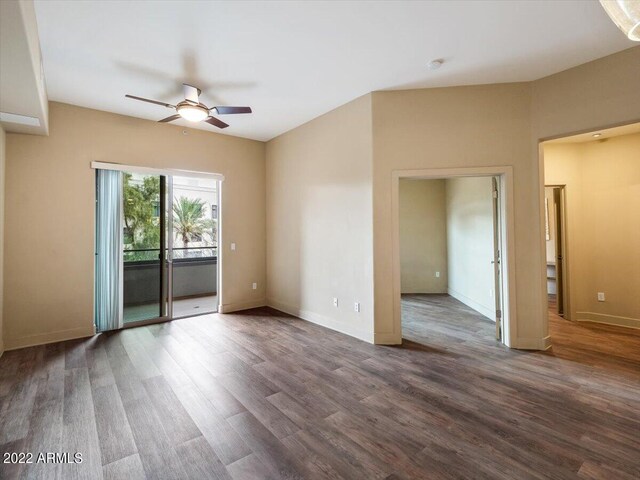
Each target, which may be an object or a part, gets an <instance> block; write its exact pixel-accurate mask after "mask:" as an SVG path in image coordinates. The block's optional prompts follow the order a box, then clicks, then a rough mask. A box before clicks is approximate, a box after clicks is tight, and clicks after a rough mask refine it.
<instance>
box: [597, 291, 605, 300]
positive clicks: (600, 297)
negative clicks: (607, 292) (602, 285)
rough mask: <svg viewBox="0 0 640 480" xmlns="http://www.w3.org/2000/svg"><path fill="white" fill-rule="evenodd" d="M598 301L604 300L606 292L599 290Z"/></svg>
mask: <svg viewBox="0 0 640 480" xmlns="http://www.w3.org/2000/svg"><path fill="white" fill-rule="evenodd" d="M598 301H599V302H604V292H598Z"/></svg>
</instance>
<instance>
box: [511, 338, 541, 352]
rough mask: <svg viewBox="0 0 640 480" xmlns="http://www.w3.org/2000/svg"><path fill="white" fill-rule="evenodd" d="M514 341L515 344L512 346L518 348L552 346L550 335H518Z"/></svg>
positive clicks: (530, 348) (533, 348) (529, 348)
mask: <svg viewBox="0 0 640 480" xmlns="http://www.w3.org/2000/svg"><path fill="white" fill-rule="evenodd" d="M514 343H515V345H511V347H510V348H517V349H518V350H547V349H548V348H549V347H551V337H550V336H549V335H547V336H546V337H542V338H523V337H518V338H516V341H515V342H514Z"/></svg>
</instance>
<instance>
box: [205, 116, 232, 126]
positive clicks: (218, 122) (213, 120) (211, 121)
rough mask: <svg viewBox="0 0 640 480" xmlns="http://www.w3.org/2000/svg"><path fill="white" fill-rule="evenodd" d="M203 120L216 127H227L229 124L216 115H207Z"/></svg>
mask: <svg viewBox="0 0 640 480" xmlns="http://www.w3.org/2000/svg"><path fill="white" fill-rule="evenodd" d="M205 122H207V123H208V124H210V125H213V126H214V127H218V128H227V127H228V126H229V125H227V124H226V123H224V122H223V121H222V120H218V119H217V118H216V117H209V118H207V119H206V120H205Z"/></svg>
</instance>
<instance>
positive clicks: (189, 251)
mask: <svg viewBox="0 0 640 480" xmlns="http://www.w3.org/2000/svg"><path fill="white" fill-rule="evenodd" d="M166 251H168V249H167V250H165V252H166ZM123 254H124V263H132V262H136V263H137V262H153V263H156V262H157V261H158V260H159V255H160V249H159V248H135V249H133V248H132V249H124V250H123ZM217 257H218V247H217V246H210V247H176V248H174V249H173V260H174V261H176V260H177V261H180V260H184V259H194V258H201V259H211V258H217ZM165 258H166V256H165Z"/></svg>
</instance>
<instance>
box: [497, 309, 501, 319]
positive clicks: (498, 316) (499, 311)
mask: <svg viewBox="0 0 640 480" xmlns="http://www.w3.org/2000/svg"><path fill="white" fill-rule="evenodd" d="M496 318H497V319H501V318H502V310H496Z"/></svg>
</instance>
